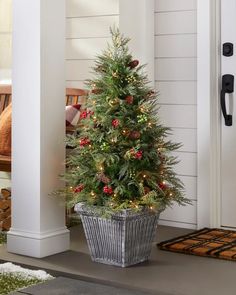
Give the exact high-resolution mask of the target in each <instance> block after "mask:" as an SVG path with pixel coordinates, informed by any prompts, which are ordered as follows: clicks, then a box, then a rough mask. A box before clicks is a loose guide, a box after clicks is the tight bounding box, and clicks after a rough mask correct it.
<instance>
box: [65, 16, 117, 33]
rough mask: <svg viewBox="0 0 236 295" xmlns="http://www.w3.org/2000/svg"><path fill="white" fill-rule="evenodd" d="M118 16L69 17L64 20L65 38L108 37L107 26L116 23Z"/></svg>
mask: <svg viewBox="0 0 236 295" xmlns="http://www.w3.org/2000/svg"><path fill="white" fill-rule="evenodd" d="M118 23H119V16H104V17H92V18H91V17H85V18H69V19H67V20H66V37H67V38H96V37H109V36H110V30H109V28H110V27H111V26H113V25H118Z"/></svg>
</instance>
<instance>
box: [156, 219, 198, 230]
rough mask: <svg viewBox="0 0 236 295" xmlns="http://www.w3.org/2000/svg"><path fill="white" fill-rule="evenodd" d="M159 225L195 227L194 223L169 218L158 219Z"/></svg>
mask: <svg viewBox="0 0 236 295" xmlns="http://www.w3.org/2000/svg"><path fill="white" fill-rule="evenodd" d="M158 224H159V225H165V226H172V227H180V228H188V229H197V225H196V224H192V223H185V222H178V221H170V220H159V222H158Z"/></svg>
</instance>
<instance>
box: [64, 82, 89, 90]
mask: <svg viewBox="0 0 236 295" xmlns="http://www.w3.org/2000/svg"><path fill="white" fill-rule="evenodd" d="M66 87H67V88H79V89H85V88H86V85H85V83H84V81H66Z"/></svg>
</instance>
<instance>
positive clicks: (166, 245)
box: [157, 227, 236, 261]
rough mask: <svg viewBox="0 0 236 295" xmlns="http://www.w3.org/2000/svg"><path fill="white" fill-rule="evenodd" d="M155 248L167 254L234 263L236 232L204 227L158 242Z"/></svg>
mask: <svg viewBox="0 0 236 295" xmlns="http://www.w3.org/2000/svg"><path fill="white" fill-rule="evenodd" d="M211 233H213V234H215V235H212V236H211V235H210V234H211ZM199 236H200V237H199ZM210 236H211V237H210ZM221 239H224V240H221ZM227 240H228V241H227ZM184 242H185V243H184ZM157 247H158V248H159V249H160V250H164V251H169V252H175V253H181V254H188V255H194V256H200V257H209V258H218V259H223V260H228V261H236V231H232V230H226V229H221V228H208V227H205V228H203V229H200V230H196V231H193V232H192V233H189V234H185V235H181V236H178V237H176V238H172V239H169V240H165V241H163V242H160V243H158V244H157Z"/></svg>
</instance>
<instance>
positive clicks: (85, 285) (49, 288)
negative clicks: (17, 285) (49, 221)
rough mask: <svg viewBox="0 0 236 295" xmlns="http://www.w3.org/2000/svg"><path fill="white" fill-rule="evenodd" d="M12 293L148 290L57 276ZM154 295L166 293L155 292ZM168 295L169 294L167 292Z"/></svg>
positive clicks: (137, 294)
mask: <svg viewBox="0 0 236 295" xmlns="http://www.w3.org/2000/svg"><path fill="white" fill-rule="evenodd" d="M14 294H28V295H49V294H50V295H111V294H112V295H148V294H150V295H151V294H153V293H149V292H146V291H145V292H141V291H138V290H131V289H130V290H128V289H123V288H116V287H112V286H107V285H102V284H97V283H91V282H85V281H81V280H75V279H70V278H65V277H58V278H56V279H54V280H51V281H48V282H46V283H43V284H39V285H36V286H33V287H29V288H26V289H24V290H21V291H20V292H17V293H14ZM155 294H156V295H167V294H164V293H156V292H155ZM169 295H170V294H169Z"/></svg>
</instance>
